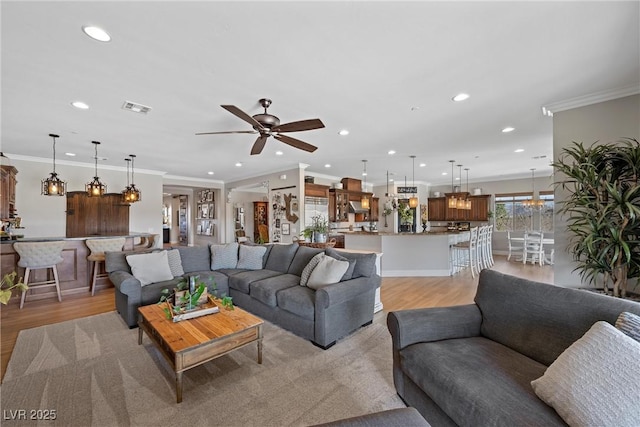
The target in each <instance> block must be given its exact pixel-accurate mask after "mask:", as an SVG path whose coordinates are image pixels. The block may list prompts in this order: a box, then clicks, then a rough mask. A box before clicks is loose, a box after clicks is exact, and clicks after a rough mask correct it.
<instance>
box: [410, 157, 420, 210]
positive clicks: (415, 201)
mask: <svg viewBox="0 0 640 427" xmlns="http://www.w3.org/2000/svg"><path fill="white" fill-rule="evenodd" d="M409 157H411V160H412V162H413V164H412V173H411V182H412V186H413V187H415V186H416V156H413V155H411V156H409ZM409 207H410V208H417V207H418V198H417V197H416V195H415V194H412V195H411V197H410V198H409Z"/></svg>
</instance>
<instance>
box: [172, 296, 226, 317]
mask: <svg viewBox="0 0 640 427" xmlns="http://www.w3.org/2000/svg"><path fill="white" fill-rule="evenodd" d="M167 305H168V306H169V311H170V313H171V319H172V320H173V322H174V323H175V322H180V321H182V320H188V319H195V318H196V317H200V316H206V315H207V314H213V313H217V312H219V311H220V309H219V308H218V306H217V305H216V303H215V301H214V299H213V297H212V296H211V295H207V297H206V302H204V303H202V304H200V305H198V306H196V307H194V308H192V309H187V307H186V306H175V305H173V304H171V303H170V302H169V301H167Z"/></svg>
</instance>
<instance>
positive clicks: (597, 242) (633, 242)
mask: <svg viewBox="0 0 640 427" xmlns="http://www.w3.org/2000/svg"><path fill="white" fill-rule="evenodd" d="M553 167H554V168H555V169H556V171H557V172H560V173H562V174H563V175H564V177H563V178H564V179H562V180H559V181H557V182H556V183H555V184H556V186H561V187H562V189H563V190H565V191H566V192H567V193H568V195H569V196H568V198H567V199H566V200H564V201H561V202H559V203H558V204H559V209H558V213H559V214H561V215H564V216H565V217H566V218H567V228H568V231H569V234H570V236H571V237H570V239H569V247H568V249H569V252H570V253H571V254H572V256H573V259H574V261H575V262H576V263H577V267H576V268H575V270H577V271H578V272H579V273H580V276H581V277H582V278H583V280H586V281H587V282H588V283H590V284H595V283H596V280H597V279H598V277H602V278H603V281H604V287H605V291H606V292H609V289H608V288H609V284H612V285H613V286H612V287H613V295H614V296H622V297H625V296H626V293H627V286H628V285H627V284H628V280H629V279H632V278H637V277H639V276H640V186H639V179H640V144H639V143H638V141H637V140H635V139H631V138H625V139H622V140H620V141H617V142H611V143H606V144H600V145H596V144H593V145H591V146H590V147H587V148H585V146H584V145H583V144H582V143H578V142H572V144H571V145H570V146H569V147H567V148H564V149H563V150H562V153H561V154H560V157H559V159H558V161H556V162H555V163H553ZM557 176H560V175H557ZM575 270H574V271H575Z"/></svg>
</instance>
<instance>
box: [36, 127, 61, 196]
mask: <svg viewBox="0 0 640 427" xmlns="http://www.w3.org/2000/svg"><path fill="white" fill-rule="evenodd" d="M49 136H50V137H51V138H53V172H51V175H49V177H48V178H46V179H43V180H42V186H41V191H40V194H42V195H43V196H64V195H65V194H66V191H67V183H66V182H64V181H63V180H61V179H60V178H58V174H57V173H56V138H60V136H58V135H54V134H52V133H50V134H49Z"/></svg>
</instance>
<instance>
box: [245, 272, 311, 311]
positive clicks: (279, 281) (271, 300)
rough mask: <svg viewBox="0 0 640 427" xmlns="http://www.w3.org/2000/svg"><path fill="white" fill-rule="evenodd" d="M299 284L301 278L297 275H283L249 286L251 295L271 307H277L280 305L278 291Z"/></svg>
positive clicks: (258, 281)
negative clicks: (277, 296)
mask: <svg viewBox="0 0 640 427" xmlns="http://www.w3.org/2000/svg"><path fill="white" fill-rule="evenodd" d="M299 284H300V277H298V276H296V275H295V274H281V275H279V276H274V277H269V278H268V279H262V280H257V281H255V282H252V283H251V285H249V295H251V297H253V298H255V299H257V300H258V301H260V302H262V303H264V304H266V305H268V306H270V307H276V306H277V305H278V300H277V298H276V294H277V293H278V291H281V290H282V289H286V288H290V287H291V286H298V285H299Z"/></svg>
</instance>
